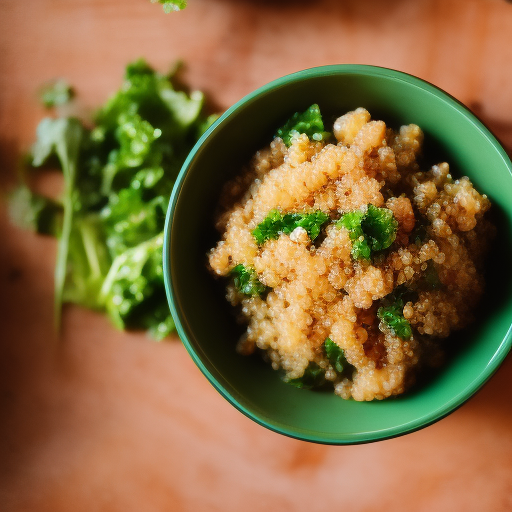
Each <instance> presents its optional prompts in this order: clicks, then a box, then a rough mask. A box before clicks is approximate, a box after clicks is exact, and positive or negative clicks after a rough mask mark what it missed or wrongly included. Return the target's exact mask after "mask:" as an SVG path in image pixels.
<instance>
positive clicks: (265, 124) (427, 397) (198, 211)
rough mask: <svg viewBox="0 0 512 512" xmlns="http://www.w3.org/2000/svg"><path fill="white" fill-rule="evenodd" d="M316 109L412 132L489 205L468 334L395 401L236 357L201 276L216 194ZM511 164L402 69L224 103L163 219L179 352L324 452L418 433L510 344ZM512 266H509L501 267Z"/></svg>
mask: <svg viewBox="0 0 512 512" xmlns="http://www.w3.org/2000/svg"><path fill="white" fill-rule="evenodd" d="M312 103H318V104H319V105H320V109H321V111H322V113H323V115H324V119H325V120H330V119H332V118H333V116H336V115H340V114H342V113H345V112H346V111H348V110H353V109H354V108H356V107H359V106H362V107H365V108H366V109H368V110H369V111H370V113H371V114H372V117H373V118H374V119H383V120H384V121H385V122H386V123H388V124H390V125H391V126H394V127H398V126H400V125H401V124H404V123H415V124H418V125H419V126H420V127H421V128H422V129H423V131H424V132H425V148H424V153H425V155H426V156H427V159H428V160H429V163H436V162H438V161H440V160H446V161H448V162H449V163H450V165H451V169H452V174H455V175H457V173H458V174H459V175H467V176H469V177H470V179H471V180H472V181H473V183H474V184H475V186H476V187H477V188H478V190H480V191H483V192H485V193H486V194H487V195H488V196H489V197H490V199H491V200H492V202H493V203H494V207H493V211H494V216H495V221H496V223H497V225H498V229H499V234H498V237H497V240H496V241H495V242H494V245H493V249H492V254H491V258H490V261H489V265H488V267H489V269H490V270H489V272H488V276H487V292H486V297H485V298H484V300H483V301H482V306H481V309H480V310H479V319H478V320H477V322H476V323H474V324H473V325H472V326H471V329H469V330H466V331H464V332H462V333H459V334H457V335H455V336H453V337H452V338H450V342H451V343H450V344H451V345H452V346H454V347H456V350H454V354H453V357H451V358H450V359H449V361H448V363H447V364H446V365H445V367H444V368H443V369H442V370H440V371H439V372H437V373H436V374H435V375H431V376H430V378H429V379H428V380H427V381H425V382H423V383H421V384H420V385H418V386H417V387H416V388H415V389H413V390H411V391H410V392H408V393H406V394H404V395H403V396H401V397H399V398H393V399H387V400H383V401H374V402H365V403H361V402H355V401H352V400H342V399H341V398H339V397H337V396H335V395H334V394H333V393H327V392H319V391H309V390H301V389H296V388H294V387H292V386H289V385H287V384H285V383H283V382H282V381H281V380H280V377H279V375H278V372H275V371H273V370H272V369H271V368H270V366H268V365H266V364H264V363H263V362H262V361H260V359H259V358H258V357H244V356H240V355H238V354H236V352H235V344H236V341H237V339H238V336H239V335H240V333H241V328H240V326H237V325H236V323H235V321H234V318H233V316H232V312H231V311H230V308H229V307H228V306H227V304H226V301H225V299H224V292H223V285H222V284H220V283H218V282H216V281H215V280H214V279H213V278H212V277H211V276H210V275H209V273H208V272H207V270H206V252H207V250H208V249H209V248H211V247H212V246H213V245H214V243H215V241H216V236H217V235H216V233H215V232H214V230H213V211H214V208H215V205H216V202H217V200H218V197H219V191H220V188H221V186H222V185H223V184H224V183H225V182H226V181H227V180H228V179H230V178H231V177H232V176H233V175H235V174H236V173H237V172H239V170H240V167H241V166H242V165H243V164H244V163H245V162H247V161H248V160H249V158H250V157H251V156H252V155H253V154H254V153H255V151H256V150H257V149H259V148H261V147H262V146H263V145H265V144H267V143H268V142H269V141H270V140H271V138H272V135H273V134H274V132H275V130H276V127H278V126H280V125H281V124H282V123H283V122H284V121H286V119H288V118H289V117H290V116H291V115H292V114H293V113H294V112H296V111H300V110H305V109H306V108H307V107H308V106H309V105H311V104H312ZM511 226H512V164H511V162H510V159H509V158H508V157H507V155H506V153H505V151H504V150H503V148H502V147H501V146H500V144H499V143H498V142H497V140H496V139H495V137H494V136H493V135H492V134H491V133H490V132H489V130H488V129H487V128H486V127H485V126H484V125H483V124H482V123H481V122H480V121H479V120H478V119H477V118H476V117H475V116H474V115H473V114H472V113H471V112H469V111H468V110H467V109H466V108H465V107H464V106H463V105H462V104H460V103H459V102H458V101H456V100H455V99H454V98H452V97H451V96H449V95H448V94H446V93H444V92H443V91H441V90H440V89H438V88H437V87H434V86H433V85H431V84H429V83H427V82H424V81H422V80H420V79H418V78H415V77H413V76H410V75H406V74H404V73H400V72H398V71H392V70H389V69H383V68H378V67H372V66H356V65H339V66H327V67H320V68H315V69H309V70H306V71H301V72H299V73H295V74H292V75H289V76H285V77H283V78H280V79H278V80H276V81H274V82H271V83H270V84H267V85H265V86H263V87H261V88H260V89H258V90H257V91H255V92H253V93H251V94H249V95H248V96H246V97H245V98H243V99H242V100H240V101H239V102H238V103H236V104H235V105H234V106H233V107H231V108H230V109H229V110H228V111H227V112H226V113H225V114H224V115H223V116H222V117H221V118H220V119H219V120H218V121H217V122H216V123H215V124H214V125H213V126H212V127H211V128H210V129H209V130H208V132H207V133H205V134H204V136H203V137H202V138H201V140H199V142H198V143H197V144H196V146H195V147H194V149H193V150H192V152H191V153H190V155H189V157H188V159H187V161H186V162H185V164H184V165H183V168H182V170H181V173H180V175H179V177H178V180H177V182H176V186H175V188H174V191H173V194H172V197H171V201H170V206H169V210H168V215H167V223H166V228H165V245H164V275H165V285H166V289H167V294H168V299H169V303H170V307H171V311H172V315H173V317H174V320H175V322H176V327H177V330H178V334H179V336H180V337H181V339H182V341H183V343H184V344H185V347H186V348H187V350H188V351H189V353H190V355H191V356H192V358H193V359H194V361H195V363H196V364H197V365H198V366H199V368H200V369H201V371H202V372H203V373H204V374H205V375H206V377H207V378H208V379H209V380H210V382H211V383H212V384H213V385H214V386H215V388H216V389H217V390H218V391H219V392H220V393H221V394H222V395H223V396H224V397H225V398H226V399H227V400H229V402H231V403H232V404H233V405H234V406H235V407H236V408H238V409H239V410H240V411H241V412H243V413H244V414H246V415H247V416H248V417H250V418H252V419H253V420H255V421H256V422H258V423H260V424H261V425H263V426H265V427H267V428H269V429H271V430H274V431H276V432H280V433H282V434H285V435H288V436H292V437H296V438H299V439H304V440H308V441H316V442H321V443H329V444H352V443H363V442H369V441H376V440H379V439H384V438H390V437H394V436H398V435H401V434H405V433H407V432H411V431H414V430H417V429H419V428H422V427H425V426H427V425H429V424H431V423H433V422H435V421H436V420H439V419H440V418H442V417H444V416H446V415H447V414H449V413H450V412H452V411H453V410H454V409H456V408H457V407H459V406H460V405H461V404H462V403H463V402H465V401H466V400H467V399H468V398H469V397H470V396H471V395H473V394H474V393H475V392H476V391H477V390H478V389H479V388H480V387H481V386H482V385H483V384H484V383H485V382H486V381H487V380H488V379H489V378H490V377H491V375H492V374H493V372H494V371H495V370H496V369H497V368H498V366H499V365H500V363H501V362H502V361H503V359H504V358H505V356H506V354H507V353H508V351H509V349H510V346H511V342H512V332H511V330H512V328H511V323H512V284H511V273H510V264H511V262H512V256H511V255H512V249H511V238H512V236H511V232H512V231H511ZM507 264H508V267H507Z"/></svg>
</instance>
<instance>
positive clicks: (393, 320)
mask: <svg viewBox="0 0 512 512" xmlns="http://www.w3.org/2000/svg"><path fill="white" fill-rule="evenodd" d="M402 312H403V307H400V306H398V305H395V306H381V307H380V308H379V309H378V311H377V316H378V317H379V318H380V319H381V320H382V321H383V322H384V323H385V324H387V326H388V327H389V328H390V329H391V330H392V331H393V333H394V334H395V336H398V337H399V338H401V339H403V340H408V339H409V338H410V337H411V336H412V328H411V324H410V323H409V322H408V321H407V320H406V319H405V318H404V316H403V313H402Z"/></svg>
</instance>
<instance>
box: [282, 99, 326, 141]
mask: <svg viewBox="0 0 512 512" xmlns="http://www.w3.org/2000/svg"><path fill="white" fill-rule="evenodd" d="M299 133H305V134H306V135H307V136H308V137H309V138H310V139H312V140H316V141H321V140H324V139H326V138H327V137H328V135H329V134H328V133H326V132H325V131H324V122H323V120H322V114H321V113H320V107H319V106H318V105H317V104H316V103H315V104H313V105H311V106H310V107H309V108H308V109H307V110H306V111H304V112H296V113H295V114H293V116H292V117H291V118H290V119H289V120H288V121H287V122H286V123H285V125H284V126H282V127H281V128H279V129H278V130H277V132H276V137H281V139H283V142H284V143H285V144H286V146H288V147H289V146H291V144H292V139H293V138H294V137H295V136H296V135H298V134H299Z"/></svg>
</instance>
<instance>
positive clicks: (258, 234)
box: [252, 210, 329, 245]
mask: <svg viewBox="0 0 512 512" xmlns="http://www.w3.org/2000/svg"><path fill="white" fill-rule="evenodd" d="M328 220H329V215H328V214H327V213H324V212H322V211H321V210H316V211H314V212H310V213H286V214H284V215H283V214H282V213H281V212H280V211H279V210H271V211H270V212H269V213H268V215H267V216H266V217H265V219H264V220H263V221H262V222H260V223H259V224H258V225H257V226H256V228H255V229H254V230H253V231H252V234H253V236H254V238H255V239H256V242H257V243H258V245H261V244H263V243H265V242H266V241H267V240H273V239H276V238H278V237H279V235H280V234H281V233H284V234H287V235H289V234H290V233H291V232H292V231H293V230H294V229H296V228H298V227H301V228H304V229H305V230H306V232H307V233H308V235H309V237H310V238H311V240H314V239H315V238H317V237H318V235H319V234H320V231H321V229H322V226H323V225H324V224H325V223H326V222H327V221H328Z"/></svg>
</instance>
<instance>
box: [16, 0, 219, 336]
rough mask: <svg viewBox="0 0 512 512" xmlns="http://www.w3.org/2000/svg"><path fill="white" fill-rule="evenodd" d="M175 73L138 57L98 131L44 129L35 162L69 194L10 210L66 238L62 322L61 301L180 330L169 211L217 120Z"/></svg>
mask: <svg viewBox="0 0 512 512" xmlns="http://www.w3.org/2000/svg"><path fill="white" fill-rule="evenodd" d="M174 3H175V4H179V3H180V2H174ZM171 80H172V74H169V75H162V74H160V73H157V72H155V70H153V69H152V68H151V67H150V66H149V65H148V64H147V63H146V62H145V61H144V60H142V59H140V60H137V61H135V62H133V63H131V64H129V65H128V66H127V68H126V73H125V78H124V81H123V84H122V86H121V88H120V89H119V91H118V92H117V93H116V94H115V95H114V96H112V97H111V98H110V99H109V100H108V101H107V102H106V104H105V105H104V106H103V107H102V108H101V109H100V110H99V111H98V112H97V114H96V116H95V126H94V127H93V128H92V129H91V128H89V127H88V126H89V125H88V124H87V123H82V122H81V121H79V120H78V119H73V118H62V117H61V118H56V119H49V118H48V119H43V120H42V121H41V123H40V124H39V126H38V128H37V142H36V143H35V145H34V147H33V149H32V159H33V165H34V166H36V167H38V166H42V165H43V164H45V163H52V164H53V162H54V161H56V165H57V166H58V167H60V169H61V170H62V172H63V175H64V193H63V195H62V197H61V198H59V200H58V201H51V200H49V199H47V198H43V197H39V196H36V195H33V194H32V193H31V192H30V190H28V189H23V190H21V191H19V192H18V193H17V194H14V196H13V199H12V200H11V211H12V210H13V208H14V210H15V211H16V210H17V212H18V213H17V220H18V221H19V222H20V223H22V224H24V225H28V226H30V227H32V228H33V229H37V230H38V231H39V232H46V233H51V234H54V235H56V236H57V237H58V253H57V264H56V269H55V305H56V317H57V321H58V320H59V314H60V310H61V305H62V302H74V303H77V304H80V305H83V306H86V307H92V308H95V309H98V310H102V311H106V312H107V313H108V315H109V316H110V317H111V319H112V320H113V322H114V323H115V325H116V326H118V327H120V328H144V329H148V330H149V332H150V333H152V335H154V336H156V337H157V338H158V339H161V338H162V337H164V336H165V335H166V334H167V333H169V332H170V331H172V330H173V329H174V323H173V321H172V318H171V316H170V312H169V308H168V305H167V300H166V297H165V289H164V283H163V270H162V233H163V227H164V219H165V213H166V209H167V204H168V201H169V196H170V193H171V190H172V186H173V184H174V180H175V179H176V176H177V174H178V172H179V169H180V167H181V165H182V163H183V162H184V160H185V158H186V156H187V154H188V152H189V151H190V149H191V148H192V146H193V145H194V144H195V142H196V141H197V139H198V137H199V136H200V135H201V134H202V133H203V131H204V130H205V129H206V128H207V127H208V126H209V124H211V123H212V122H213V120H214V118H213V117H209V118H207V117H206V116H204V115H203V114H202V110H203V103H204V98H203V95H202V93H200V92H197V91H196V92H192V93H191V94H190V95H189V94H186V93H185V92H182V91H177V90H175V88H174V86H173V83H172V81H171ZM52 101H54V102H55V101H56V100H52ZM59 101H60V100H59ZM54 157H57V158H54ZM16 204H18V206H17V207H16V206H15V205H16ZM20 205H21V206H20ZM15 217H16V215H15Z"/></svg>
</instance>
